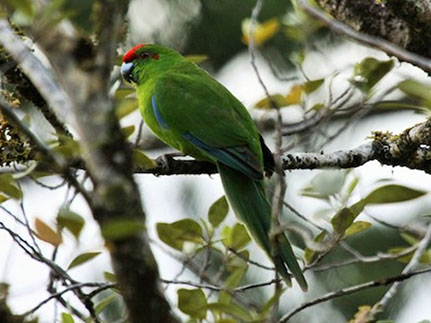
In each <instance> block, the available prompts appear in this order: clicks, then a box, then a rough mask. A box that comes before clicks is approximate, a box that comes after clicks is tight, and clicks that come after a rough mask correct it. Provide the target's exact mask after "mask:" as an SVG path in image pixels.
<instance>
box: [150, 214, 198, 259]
mask: <svg viewBox="0 0 431 323" xmlns="http://www.w3.org/2000/svg"><path fill="white" fill-rule="evenodd" d="M156 228H157V234H158V236H159V238H160V240H162V241H163V242H164V243H166V244H167V245H168V246H170V247H172V248H174V249H177V250H180V251H181V250H183V245H184V242H186V241H189V242H195V243H200V242H202V227H201V226H200V225H199V223H197V222H196V221H194V220H192V219H184V220H180V221H177V222H173V223H162V222H160V223H157V227H156Z"/></svg>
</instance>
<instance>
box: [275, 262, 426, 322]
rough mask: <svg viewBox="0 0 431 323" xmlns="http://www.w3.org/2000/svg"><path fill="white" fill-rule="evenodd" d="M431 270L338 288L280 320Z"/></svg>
mask: <svg viewBox="0 0 431 323" xmlns="http://www.w3.org/2000/svg"><path fill="white" fill-rule="evenodd" d="M430 272H431V268H427V269H422V270H417V271H412V272H410V273H406V274H401V275H398V276H394V277H390V278H385V279H381V280H375V281H370V282H367V283H364V284H360V285H356V286H352V287H347V288H343V289H340V290H337V291H335V292H330V293H327V294H325V295H322V296H320V297H318V298H315V299H313V300H311V301H308V302H305V303H303V304H302V305H300V306H298V307H297V308H294V309H293V310H292V311H290V312H289V313H287V314H286V315H284V316H283V317H282V318H281V319H280V320H279V322H288V320H290V319H291V318H292V317H293V316H295V315H296V314H298V313H299V312H301V311H303V310H304V309H306V308H308V307H311V306H314V305H317V304H320V303H323V302H326V301H329V300H331V299H334V298H338V297H342V296H346V295H350V294H354V293H357V292H360V291H362V290H365V289H369V288H374V287H379V286H388V285H391V284H393V283H394V282H400V281H403V280H406V279H409V278H411V277H414V276H416V275H421V274H425V273H430Z"/></svg>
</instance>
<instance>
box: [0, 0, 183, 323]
mask: <svg viewBox="0 0 431 323" xmlns="http://www.w3.org/2000/svg"><path fill="white" fill-rule="evenodd" d="M99 2H100V3H99V8H103V11H102V9H100V12H99V14H100V15H101V18H102V19H101V20H102V22H103V25H101V26H100V32H99V34H98V46H97V48H96V50H95V53H88V52H84V53H82V54H85V55H84V58H83V57H82V56H80V57H79V58H78V57H75V56H74V53H76V52H77V51H79V50H81V47H80V46H81V45H82V42H81V39H79V38H78V36H76V33H74V30H70V25H67V24H64V23H63V22H61V23H59V24H57V25H56V26H55V28H49V29H46V30H43V32H44V36H43V37H39V38H38V45H39V46H40V47H41V48H42V50H43V51H44V52H45V54H46V56H47V57H48V58H49V60H50V63H51V65H52V67H53V69H54V71H55V72H56V74H55V78H54V77H53V76H52V75H51V74H50V73H49V72H47V70H46V69H45V67H44V66H43V65H42V64H40V62H39V60H38V59H37V58H36V57H35V56H34V55H33V54H32V53H31V52H29V51H28V49H27V47H26V46H25V45H24V44H23V43H22V41H21V40H20V39H18V38H17V37H16V36H15V35H14V34H13V32H12V30H11V28H10V26H9V25H8V23H7V21H5V20H1V21H0V38H1V39H0V43H1V44H2V45H3V46H4V47H5V49H6V50H7V51H8V52H9V53H10V54H11V55H12V56H13V57H14V60H15V61H16V62H17V63H18V64H19V66H20V67H21V69H22V70H23V71H24V72H25V73H26V75H27V76H28V77H29V79H31V80H32V83H33V84H34V85H35V87H36V88H37V89H38V91H39V93H41V95H42V96H43V98H44V99H45V100H46V101H47V103H48V105H49V106H50V108H52V109H53V110H54V111H55V112H56V113H58V114H61V113H64V112H66V114H67V117H68V119H67V121H68V124H72V125H73V126H74V128H75V129H76V131H77V133H78V135H79V137H80V143H81V147H82V149H83V159H84V161H85V168H86V169H87V171H88V173H89V175H90V177H91V179H92V181H93V184H94V191H93V192H92V196H91V197H92V202H93V203H92V204H91V205H90V207H91V210H92V213H93V216H94V217H95V219H96V220H97V221H98V223H99V225H100V226H101V228H102V232H104V230H103V229H104V227H105V226H108V225H113V224H114V223H115V222H116V221H117V222H121V221H138V222H142V223H143V222H144V221H145V214H144V212H143V209H142V204H141V200H140V195H139V190H138V188H137V186H136V183H135V182H134V180H133V173H132V155H131V150H130V149H129V145H128V144H127V143H126V141H125V140H124V137H123V134H122V132H121V128H120V126H119V123H118V120H117V118H116V116H115V111H114V105H113V102H112V98H110V97H109V96H108V93H109V91H108V90H109V76H110V72H111V70H112V66H113V62H114V58H115V56H116V47H117V44H118V42H119V41H120V39H121V38H122V36H123V34H124V33H123V30H124V26H125V24H124V20H125V14H126V12H127V8H128V2H127V1H114V0H100V1H99ZM28 32H30V33H31V32H32V31H31V30H29V31H28ZM38 32H40V31H38ZM82 60H85V62H83V61H82ZM54 79H57V80H59V83H57V82H55V81H54ZM59 84H61V85H62V86H61V87H60V86H59ZM104 238H105V240H106V241H107V242H108V245H109V250H110V253H111V258H112V262H113V267H114V271H115V273H116V275H117V278H118V282H119V286H120V289H121V291H122V295H123V298H124V300H125V303H126V306H127V308H128V310H129V319H130V321H131V322H142V318H145V319H146V320H148V321H152V322H176V321H177V319H176V318H175V316H174V315H173V314H172V312H171V310H170V306H169V304H168V302H167V301H166V299H165V298H164V295H163V293H162V290H161V286H160V282H159V279H158V268H157V263H156V262H155V260H154V257H153V254H152V253H151V249H150V245H149V242H148V237H147V235H146V232H145V231H140V232H135V233H134V234H131V235H128V236H123V237H120V238H113V237H109V236H108V235H105V237H104ZM142 286H145V287H142Z"/></svg>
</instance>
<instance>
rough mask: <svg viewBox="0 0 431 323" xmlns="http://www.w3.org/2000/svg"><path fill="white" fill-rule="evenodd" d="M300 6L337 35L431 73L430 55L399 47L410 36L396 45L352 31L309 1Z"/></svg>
mask: <svg viewBox="0 0 431 323" xmlns="http://www.w3.org/2000/svg"><path fill="white" fill-rule="evenodd" d="M335 2H336V1H335ZM343 2H346V0H343ZM352 2H353V1H352ZM368 2H369V3H373V4H374V5H375V6H377V4H376V2H375V1H373V0H368ZM322 3H323V2H322ZM358 3H360V4H361V5H362V4H364V1H360V2H358ZM298 4H299V6H300V7H301V8H302V9H303V10H304V11H305V12H306V13H308V14H309V15H311V16H313V17H314V18H316V19H318V20H319V21H320V22H322V23H323V24H325V25H326V26H327V27H328V28H330V29H331V30H333V31H335V32H337V33H340V34H343V35H346V36H348V37H350V38H352V39H354V40H356V41H358V42H360V43H362V44H365V45H369V46H372V47H374V48H378V49H380V50H382V51H384V52H386V53H387V54H389V55H393V56H395V57H397V58H399V59H400V60H402V61H406V62H409V63H411V64H413V65H416V66H418V67H420V68H422V69H423V70H424V71H427V72H428V73H431V60H430V59H428V58H427V57H430V54H429V53H428V54H427V55H426V57H425V56H422V55H419V54H415V53H413V52H410V51H408V50H406V49H404V48H402V47H400V46H399V45H401V46H405V45H407V43H408V40H407V39H404V38H406V37H408V36H405V37H404V38H401V39H400V40H399V41H396V39H391V40H394V43H392V42H390V41H388V40H385V39H383V38H378V37H375V36H376V35H373V34H371V35H368V34H365V33H361V32H358V31H356V30H354V29H352V28H351V27H349V26H347V25H345V24H344V23H341V22H339V21H337V20H334V19H332V18H330V17H329V16H328V15H326V14H325V13H323V12H322V11H321V10H319V9H317V8H315V7H313V6H311V5H310V4H309V3H308V1H307V0H298ZM328 6H331V4H328ZM364 6H366V5H365V4H364V5H363V7H364ZM334 7H336V8H341V7H338V6H337V5H336V6H334ZM369 7H371V5H369ZM344 8H348V6H347V7H346V6H344ZM369 14H370V12H369V11H367V14H363V17H369ZM356 18H359V17H356ZM403 28H406V27H403ZM388 30H389V31H390V32H394V35H395V37H396V38H397V37H400V33H399V32H398V31H394V30H392V29H388ZM421 54H422V53H421ZM424 54H425V53H424Z"/></svg>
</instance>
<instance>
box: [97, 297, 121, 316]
mask: <svg viewBox="0 0 431 323" xmlns="http://www.w3.org/2000/svg"><path fill="white" fill-rule="evenodd" d="M116 297H117V295H115V294H112V295H109V296H107V297H105V298H104V299H102V300H101V301H100V302H99V303H97V304H96V306H95V307H94V310H95V311H96V313H97V314H100V313H102V312H103V311H104V310H105V309H106V308H107V307H108V305H109V304H111V303H112V302H113V301H114V300H115V298H116Z"/></svg>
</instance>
